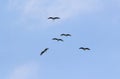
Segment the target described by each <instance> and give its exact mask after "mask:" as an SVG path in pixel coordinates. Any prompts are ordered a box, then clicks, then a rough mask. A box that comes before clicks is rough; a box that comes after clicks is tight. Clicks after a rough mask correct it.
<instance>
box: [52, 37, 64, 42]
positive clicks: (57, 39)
mask: <svg viewBox="0 0 120 79" xmlns="http://www.w3.org/2000/svg"><path fill="white" fill-rule="evenodd" d="M52 40H56V41H62V42H63V40H62V39H59V38H53V39H52Z"/></svg>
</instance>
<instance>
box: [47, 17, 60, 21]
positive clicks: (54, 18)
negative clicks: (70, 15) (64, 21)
mask: <svg viewBox="0 0 120 79" xmlns="http://www.w3.org/2000/svg"><path fill="white" fill-rule="evenodd" d="M48 19H52V20H56V19H60V17H48Z"/></svg>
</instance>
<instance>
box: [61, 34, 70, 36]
mask: <svg viewBox="0 0 120 79" xmlns="http://www.w3.org/2000/svg"><path fill="white" fill-rule="evenodd" d="M60 36H71V34H61V35H60Z"/></svg>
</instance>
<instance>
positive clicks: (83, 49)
mask: <svg viewBox="0 0 120 79" xmlns="http://www.w3.org/2000/svg"><path fill="white" fill-rule="evenodd" d="M79 49H82V50H84V51H85V50H90V48H84V47H80V48H79Z"/></svg>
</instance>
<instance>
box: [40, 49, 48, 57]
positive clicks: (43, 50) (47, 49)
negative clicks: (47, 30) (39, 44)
mask: <svg viewBox="0 0 120 79" xmlns="http://www.w3.org/2000/svg"><path fill="white" fill-rule="evenodd" d="M48 49H49V48H45V49H44V50H43V51H42V52H41V53H40V55H42V54H43V53H45V52H46V51H47V50H48Z"/></svg>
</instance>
